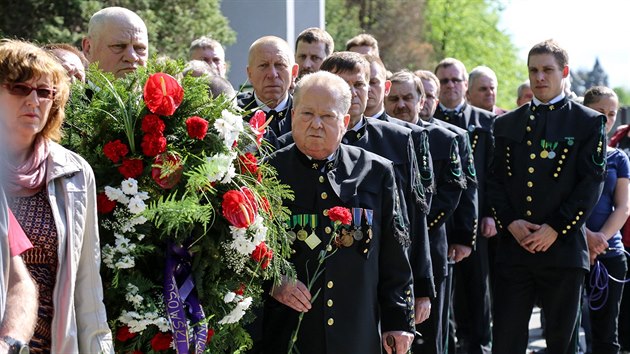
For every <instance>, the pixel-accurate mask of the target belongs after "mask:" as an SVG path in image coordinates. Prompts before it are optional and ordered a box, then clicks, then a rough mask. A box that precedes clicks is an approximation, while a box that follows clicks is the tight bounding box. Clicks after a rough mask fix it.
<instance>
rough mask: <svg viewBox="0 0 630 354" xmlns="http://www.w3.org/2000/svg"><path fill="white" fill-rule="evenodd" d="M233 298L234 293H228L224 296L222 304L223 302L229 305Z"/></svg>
mask: <svg viewBox="0 0 630 354" xmlns="http://www.w3.org/2000/svg"><path fill="white" fill-rule="evenodd" d="M234 298H236V293H235V292H233V291H230V292H228V293H227V294H225V296H224V297H223V302H225V303H226V304H229V303H230V302H232V301H234Z"/></svg>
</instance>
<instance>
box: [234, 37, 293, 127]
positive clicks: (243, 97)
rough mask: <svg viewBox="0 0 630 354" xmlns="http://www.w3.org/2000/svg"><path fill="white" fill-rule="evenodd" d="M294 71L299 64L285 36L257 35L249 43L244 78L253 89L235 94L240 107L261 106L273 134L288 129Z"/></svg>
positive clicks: (251, 108) (253, 107)
mask: <svg viewBox="0 0 630 354" xmlns="http://www.w3.org/2000/svg"><path fill="white" fill-rule="evenodd" d="M297 74H298V65H297V64H296V63H295V59H294V56H293V51H292V50H291V47H289V44H288V43H287V42H286V41H285V40H283V39H281V38H278V37H274V36H265V37H261V38H259V39H257V40H256V41H255V42H254V43H253V44H252V45H251V46H250V47H249V58H248V62H247V78H248V79H249V82H250V83H251V84H252V87H253V89H254V90H253V91H252V92H244V93H242V94H240V95H238V105H239V107H241V108H243V109H246V110H255V109H256V108H260V109H262V110H263V111H264V112H265V113H266V114H267V119H269V118H271V117H273V119H272V120H271V122H270V124H269V127H270V128H271V130H272V131H273V133H274V134H275V135H276V136H281V135H282V134H285V133H288V132H290V131H291V108H292V106H293V99H292V97H291V95H290V94H289V87H290V86H291V83H292V82H293V80H294V79H295V78H296V77H297ZM250 116H251V115H250ZM250 116H248V117H247V118H249V117H250ZM247 118H246V119H247Z"/></svg>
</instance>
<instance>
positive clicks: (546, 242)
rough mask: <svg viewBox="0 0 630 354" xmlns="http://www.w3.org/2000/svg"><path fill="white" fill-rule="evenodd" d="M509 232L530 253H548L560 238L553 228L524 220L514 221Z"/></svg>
mask: <svg viewBox="0 0 630 354" xmlns="http://www.w3.org/2000/svg"><path fill="white" fill-rule="evenodd" d="M508 230H509V231H510V233H511V234H512V236H514V238H515V239H516V241H518V243H519V245H521V247H523V248H524V249H526V250H527V251H528V252H530V253H536V252H545V251H547V250H548V249H549V247H551V245H552V244H553V243H554V242H556V239H557V238H558V233H557V232H556V231H555V230H554V229H553V228H552V227H551V226H549V225H547V224H542V225H538V224H534V223H531V222H529V221H526V220H523V219H518V220H514V221H513V222H512V223H511V224H510V225H509V226H508Z"/></svg>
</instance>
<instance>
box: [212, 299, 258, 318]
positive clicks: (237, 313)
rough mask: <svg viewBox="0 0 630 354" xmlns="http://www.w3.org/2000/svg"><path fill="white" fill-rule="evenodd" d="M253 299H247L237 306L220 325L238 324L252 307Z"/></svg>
mask: <svg viewBox="0 0 630 354" xmlns="http://www.w3.org/2000/svg"><path fill="white" fill-rule="evenodd" d="M251 304H252V298H251V297H246V298H245V299H243V301H240V302H238V303H237V304H236V307H235V308H234V309H233V310H232V311H231V312H230V313H228V314H227V315H226V316H225V317H223V318H222V319H221V321H219V324H229V323H236V322H238V321H240V320H241V318H243V316H244V315H245V311H247V309H248V308H249V307H250V306H251Z"/></svg>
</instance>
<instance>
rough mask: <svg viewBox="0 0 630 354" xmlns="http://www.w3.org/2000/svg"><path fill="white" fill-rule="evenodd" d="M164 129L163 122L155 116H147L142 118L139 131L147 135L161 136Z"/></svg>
mask: <svg viewBox="0 0 630 354" xmlns="http://www.w3.org/2000/svg"><path fill="white" fill-rule="evenodd" d="M164 128H166V125H165V124H164V121H163V120H161V119H160V117H158V116H156V115H155V114H147V115H146V116H144V118H142V127H141V128H140V129H142V131H143V132H145V133H147V134H160V135H161V134H162V133H163V132H164Z"/></svg>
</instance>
